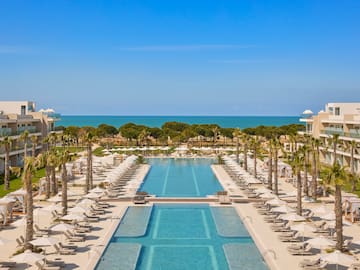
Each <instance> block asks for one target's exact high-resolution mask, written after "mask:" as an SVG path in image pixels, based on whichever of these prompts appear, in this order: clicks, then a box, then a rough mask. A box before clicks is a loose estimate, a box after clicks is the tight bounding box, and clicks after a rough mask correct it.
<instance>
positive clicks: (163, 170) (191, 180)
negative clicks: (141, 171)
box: [140, 158, 223, 197]
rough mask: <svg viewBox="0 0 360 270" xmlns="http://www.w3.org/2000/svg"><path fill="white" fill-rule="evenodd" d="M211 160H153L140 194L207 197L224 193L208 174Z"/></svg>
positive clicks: (210, 172) (210, 171)
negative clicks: (218, 192) (219, 192)
mask: <svg viewBox="0 0 360 270" xmlns="http://www.w3.org/2000/svg"><path fill="white" fill-rule="evenodd" d="M213 161H214V160H213V159H208V158H207V159H206V158H196V159H188V158H176V159H174V158H152V159H148V163H149V164H150V165H151V170H150V172H149V174H148V175H147V176H146V178H145V180H144V183H143V184H142V186H141V187H140V191H146V192H148V193H149V194H153V195H156V196H157V197H206V195H213V194H215V193H216V192H217V191H220V190H223V187H222V186H221V185H220V183H219V181H218V180H217V178H216V177H215V175H214V173H213V172H212V170H211V167H210V165H211V164H212V163H213Z"/></svg>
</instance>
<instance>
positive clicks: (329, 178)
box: [324, 162, 347, 251]
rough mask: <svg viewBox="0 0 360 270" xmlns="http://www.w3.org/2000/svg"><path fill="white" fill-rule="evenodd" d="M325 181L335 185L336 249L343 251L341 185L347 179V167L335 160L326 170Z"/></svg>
mask: <svg viewBox="0 0 360 270" xmlns="http://www.w3.org/2000/svg"><path fill="white" fill-rule="evenodd" d="M325 174H326V177H325V179H324V180H325V181H326V183H328V184H332V185H335V217H336V221H335V231H336V249H338V250H340V251H342V249H343V224H342V198H341V187H342V186H343V185H344V184H345V182H346V181H347V174H346V171H345V168H344V167H342V166H341V165H340V164H339V163H338V162H335V163H334V164H333V165H332V166H331V167H330V168H329V169H328V170H326V172H325Z"/></svg>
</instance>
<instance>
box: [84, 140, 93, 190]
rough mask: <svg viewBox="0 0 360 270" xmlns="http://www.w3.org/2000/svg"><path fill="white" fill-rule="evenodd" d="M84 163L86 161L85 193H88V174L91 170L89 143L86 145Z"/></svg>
mask: <svg viewBox="0 0 360 270" xmlns="http://www.w3.org/2000/svg"><path fill="white" fill-rule="evenodd" d="M86 163H87V168H86V179H85V193H88V192H89V190H90V181H91V180H90V175H91V172H92V168H91V145H90V144H88V145H87V159H86Z"/></svg>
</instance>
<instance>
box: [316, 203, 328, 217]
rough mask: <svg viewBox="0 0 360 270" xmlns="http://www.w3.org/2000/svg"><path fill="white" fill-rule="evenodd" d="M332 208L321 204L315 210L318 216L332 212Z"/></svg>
mask: <svg viewBox="0 0 360 270" xmlns="http://www.w3.org/2000/svg"><path fill="white" fill-rule="evenodd" d="M330 211H331V210H330V209H329V208H327V207H326V205H325V204H322V205H321V206H319V207H316V208H315V209H314V210H313V212H314V214H315V215H317V216H323V215H326V214H328V213H329V212H330Z"/></svg>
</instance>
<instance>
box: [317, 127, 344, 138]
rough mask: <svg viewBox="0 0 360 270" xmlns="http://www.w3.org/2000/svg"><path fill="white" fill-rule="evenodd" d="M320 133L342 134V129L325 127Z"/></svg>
mask: <svg viewBox="0 0 360 270" xmlns="http://www.w3.org/2000/svg"><path fill="white" fill-rule="evenodd" d="M321 133H323V134H327V135H334V134H339V135H340V136H344V130H343V129H341V128H326V129H324V130H322V131H321Z"/></svg>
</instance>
